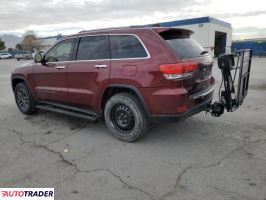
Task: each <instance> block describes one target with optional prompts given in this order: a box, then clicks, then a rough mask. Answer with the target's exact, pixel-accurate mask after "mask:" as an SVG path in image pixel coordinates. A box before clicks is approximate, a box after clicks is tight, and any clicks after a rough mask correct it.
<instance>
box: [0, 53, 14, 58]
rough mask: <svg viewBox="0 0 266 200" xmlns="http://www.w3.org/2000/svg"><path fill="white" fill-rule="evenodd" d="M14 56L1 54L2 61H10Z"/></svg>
mask: <svg viewBox="0 0 266 200" xmlns="http://www.w3.org/2000/svg"><path fill="white" fill-rule="evenodd" d="M10 58H13V56H12V55H11V54H10V53H0V59H10Z"/></svg>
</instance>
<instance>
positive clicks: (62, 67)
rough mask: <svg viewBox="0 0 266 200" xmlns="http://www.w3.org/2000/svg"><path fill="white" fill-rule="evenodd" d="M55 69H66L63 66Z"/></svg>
mask: <svg viewBox="0 0 266 200" xmlns="http://www.w3.org/2000/svg"><path fill="white" fill-rule="evenodd" d="M55 68H56V69H65V68H66V67H65V66H56V67H55Z"/></svg>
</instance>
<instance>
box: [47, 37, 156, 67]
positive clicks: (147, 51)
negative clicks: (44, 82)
mask: <svg viewBox="0 0 266 200" xmlns="http://www.w3.org/2000/svg"><path fill="white" fill-rule="evenodd" d="M110 35H132V36H134V37H136V38H137V39H138V40H139V42H140V43H141V45H142V46H143V48H144V50H145V52H146V54H147V56H146V57H136V58H110V59H95V60H69V61H61V62H49V63H67V62H68V63H72V62H86V61H118V60H144V59H150V58H151V56H150V52H149V50H148V49H147V47H146V45H145V44H144V43H143V41H142V40H141V39H140V37H139V36H137V35H136V34H132V33H111V34H96V35H90V34H88V35H82V36H73V37H69V38H64V39H61V40H59V41H57V42H56V43H54V45H52V46H51V47H50V48H49V49H48V50H47V51H46V52H45V53H44V55H43V57H45V55H46V54H47V53H48V52H49V51H50V50H51V49H52V48H53V47H54V46H56V45H57V44H59V43H61V42H63V41H65V40H69V39H79V38H83V37H90V36H91V37H96V36H110Z"/></svg>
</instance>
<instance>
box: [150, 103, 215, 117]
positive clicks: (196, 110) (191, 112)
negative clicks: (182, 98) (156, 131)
mask: <svg viewBox="0 0 266 200" xmlns="http://www.w3.org/2000/svg"><path fill="white" fill-rule="evenodd" d="M211 102H212V98H210V99H208V100H206V101H204V102H203V103H201V104H199V105H197V106H194V107H192V108H190V109H189V110H188V111H187V112H184V113H179V114H176V115H150V116H149V118H150V120H152V121H162V120H164V121H165V120H169V121H178V120H182V119H186V118H188V117H190V116H193V115H195V114H198V113H200V112H202V111H205V110H207V106H208V105H209V104H210V103H211Z"/></svg>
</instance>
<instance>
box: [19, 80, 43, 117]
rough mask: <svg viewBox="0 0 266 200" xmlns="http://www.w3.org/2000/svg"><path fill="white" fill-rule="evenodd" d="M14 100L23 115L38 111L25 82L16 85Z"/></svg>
mask: <svg viewBox="0 0 266 200" xmlns="http://www.w3.org/2000/svg"><path fill="white" fill-rule="evenodd" d="M15 100H16V104H17V106H18V108H19V110H20V111H21V112H22V113H23V114H25V115H32V114H34V113H36V112H37V111H38V109H37V108H36V101H35V99H34V97H33V95H32V93H31V92H30V90H29V89H28V87H27V85H26V84H25V83H18V84H17V85H16V87H15Z"/></svg>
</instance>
